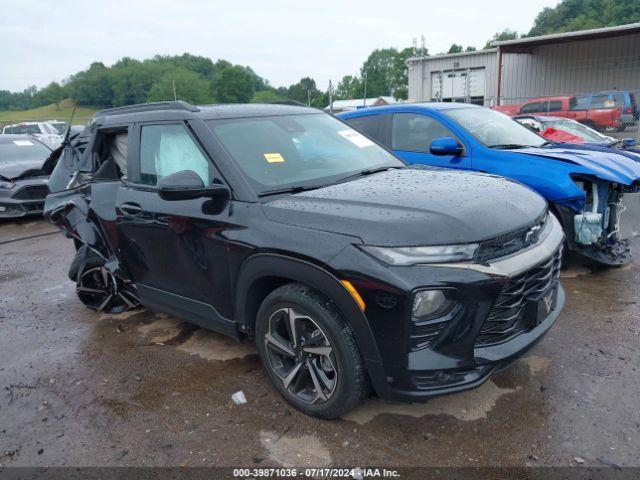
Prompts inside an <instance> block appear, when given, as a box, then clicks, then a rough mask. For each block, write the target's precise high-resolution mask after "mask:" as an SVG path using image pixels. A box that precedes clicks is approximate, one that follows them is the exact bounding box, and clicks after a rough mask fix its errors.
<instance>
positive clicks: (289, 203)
mask: <svg viewBox="0 0 640 480" xmlns="http://www.w3.org/2000/svg"><path fill="white" fill-rule="evenodd" d="M545 209H546V202H545V200H544V199H543V198H542V197H541V196H539V195H538V194H537V193H535V192H534V191H533V190H530V189H529V188H527V187H524V186H522V185H520V184H518V183H516V182H514V181H512V180H508V179H505V178H501V177H496V176H493V175H488V174H481V173H472V172H462V171H454V170H445V169H438V168H424V167H422V168H420V167H418V168H415V167H414V168H403V169H399V170H389V171H386V172H381V173H378V174H373V175H371V176H369V177H363V178H360V179H358V180H353V181H349V182H345V183H340V184H336V185H332V186H329V187H324V188H320V189H317V190H312V191H309V192H303V193H299V194H295V195H289V196H287V197H284V198H280V199H277V200H274V201H271V202H268V203H266V204H264V205H263V210H264V212H265V215H266V216H267V217H268V218H270V219H271V220H273V221H276V222H279V223H282V224H287V225H293V226H298V227H304V228H312V229H316V230H324V231H328V232H334V233H339V234H343V235H350V236H353V237H359V238H360V239H361V240H362V241H363V242H364V243H366V244H369V245H377V246H409V245H438V244H454V243H469V242H478V241H482V240H486V239H489V238H493V237H497V236H499V235H502V234H505V233H509V232H512V231H514V230H517V229H520V228H523V227H525V226H528V225H530V224H532V223H533V222H534V221H535V220H536V219H537V218H538V217H540V216H541V215H542V213H543V212H544V210H545Z"/></svg>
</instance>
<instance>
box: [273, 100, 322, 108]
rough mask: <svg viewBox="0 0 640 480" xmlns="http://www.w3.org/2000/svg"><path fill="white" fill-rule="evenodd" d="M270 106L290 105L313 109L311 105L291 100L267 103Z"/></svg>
mask: <svg viewBox="0 0 640 480" xmlns="http://www.w3.org/2000/svg"><path fill="white" fill-rule="evenodd" d="M267 103H268V104H270V105H290V106H292V107H306V108H313V107H311V106H309V105H307V104H306V103H302V102H299V101H297V100H291V99H286V100H275V101H273V102H267Z"/></svg>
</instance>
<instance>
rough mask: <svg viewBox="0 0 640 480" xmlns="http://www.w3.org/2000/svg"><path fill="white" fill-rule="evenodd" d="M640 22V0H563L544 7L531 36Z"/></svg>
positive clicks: (530, 33)
mask: <svg viewBox="0 0 640 480" xmlns="http://www.w3.org/2000/svg"><path fill="white" fill-rule="evenodd" d="M636 22H640V1H639V0H563V1H562V2H560V3H559V4H558V5H557V6H555V7H553V8H551V7H547V8H544V9H543V10H542V11H541V12H540V13H539V14H538V16H537V17H536V19H535V22H534V24H533V28H532V29H531V31H530V32H529V34H528V36H536V35H547V34H551V33H560V32H571V31H575V30H587V29H590V28H598V27H611V26H614V25H624V24H627V23H636Z"/></svg>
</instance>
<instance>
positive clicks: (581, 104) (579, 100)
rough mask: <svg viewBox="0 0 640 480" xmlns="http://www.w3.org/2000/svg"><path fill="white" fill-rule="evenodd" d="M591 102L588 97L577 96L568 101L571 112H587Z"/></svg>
mask: <svg viewBox="0 0 640 480" xmlns="http://www.w3.org/2000/svg"><path fill="white" fill-rule="evenodd" d="M590 103H591V100H590V98H589V96H588V95H578V96H577V97H573V98H572V99H571V100H569V108H570V109H571V110H588V109H589V105H590Z"/></svg>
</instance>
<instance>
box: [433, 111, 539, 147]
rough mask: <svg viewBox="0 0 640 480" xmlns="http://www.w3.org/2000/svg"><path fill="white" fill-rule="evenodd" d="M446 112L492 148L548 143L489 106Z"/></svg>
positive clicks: (533, 145) (534, 145) (537, 145)
mask: <svg viewBox="0 0 640 480" xmlns="http://www.w3.org/2000/svg"><path fill="white" fill-rule="evenodd" d="M444 113H445V115H446V116H448V117H449V118H450V119H452V120H453V121H455V122H456V123H457V124H458V125H460V126H461V127H462V128H464V129H465V130H466V131H467V132H469V133H470V134H471V135H472V136H473V137H475V138H476V139H477V140H478V141H480V142H481V143H483V144H485V145H486V146H488V147H491V148H519V147H540V146H542V145H543V144H545V143H546V141H545V139H544V138H542V137H541V136H539V135H537V134H535V133H533V132H532V131H531V130H529V129H528V128H527V127H524V126H522V125H520V124H519V123H518V122H514V121H513V120H512V119H511V117H508V116H507V115H505V114H503V113H499V112H496V111H495V110H491V109H489V108H477V107H476V108H474V107H469V108H456V109H451V110H447V111H445V112H444Z"/></svg>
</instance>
